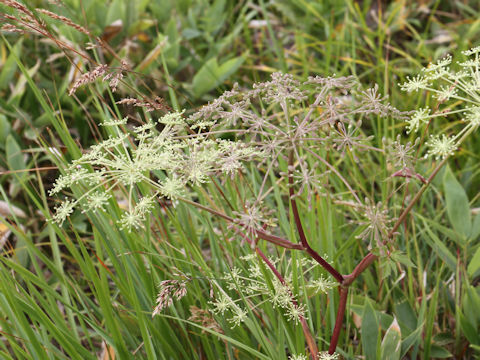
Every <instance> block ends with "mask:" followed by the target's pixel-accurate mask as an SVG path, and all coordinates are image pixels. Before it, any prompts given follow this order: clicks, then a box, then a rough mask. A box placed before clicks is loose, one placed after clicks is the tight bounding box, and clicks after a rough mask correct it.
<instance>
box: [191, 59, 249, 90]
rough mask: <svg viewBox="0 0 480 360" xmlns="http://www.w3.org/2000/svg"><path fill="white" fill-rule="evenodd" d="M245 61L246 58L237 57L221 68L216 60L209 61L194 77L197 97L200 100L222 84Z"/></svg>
mask: <svg viewBox="0 0 480 360" xmlns="http://www.w3.org/2000/svg"><path fill="white" fill-rule="evenodd" d="M244 61H245V58H244V56H237V57H236V58H233V59H230V60H228V61H226V62H224V63H223V64H222V65H220V66H219V65H218V62H217V59H216V58H211V59H210V60H208V61H207V62H206V63H205V64H204V65H203V66H202V67H201V69H200V70H199V71H198V73H197V74H196V75H195V76H194V77H193V82H192V90H193V94H194V95H195V97H197V98H198V97H200V96H202V95H203V94H205V93H207V92H208V91H210V90H212V89H214V88H215V87H217V86H219V85H220V84H222V83H223V82H224V81H225V80H226V79H227V78H228V77H229V76H230V75H232V74H233V73H234V72H235V71H237V70H238V68H239V67H240V66H241V65H242V64H243V62H244Z"/></svg>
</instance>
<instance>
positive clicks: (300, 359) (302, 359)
mask: <svg viewBox="0 0 480 360" xmlns="http://www.w3.org/2000/svg"><path fill="white" fill-rule="evenodd" d="M288 360H308V358H307V356H306V355H304V354H296V355H290V356H289V357H288Z"/></svg>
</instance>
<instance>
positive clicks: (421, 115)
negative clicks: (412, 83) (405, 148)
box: [407, 108, 430, 134]
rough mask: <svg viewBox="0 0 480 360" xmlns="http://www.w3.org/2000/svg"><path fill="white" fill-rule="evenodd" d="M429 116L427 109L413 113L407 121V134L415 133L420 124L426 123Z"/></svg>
mask: <svg viewBox="0 0 480 360" xmlns="http://www.w3.org/2000/svg"><path fill="white" fill-rule="evenodd" d="M429 114H430V109H427V108H424V109H418V110H417V111H415V113H414V114H413V115H412V117H411V118H410V119H409V120H407V134H410V133H411V132H412V131H413V132H417V131H418V129H419V127H420V124H421V123H425V122H427V121H428V117H429Z"/></svg>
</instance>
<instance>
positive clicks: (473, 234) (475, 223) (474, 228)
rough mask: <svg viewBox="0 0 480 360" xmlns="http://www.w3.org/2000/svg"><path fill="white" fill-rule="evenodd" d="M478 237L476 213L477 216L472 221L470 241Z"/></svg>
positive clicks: (478, 223)
mask: <svg viewBox="0 0 480 360" xmlns="http://www.w3.org/2000/svg"><path fill="white" fill-rule="evenodd" d="M478 235H480V213H478V214H477V216H475V219H473V224H472V232H471V233H470V240H476V239H477V237H478Z"/></svg>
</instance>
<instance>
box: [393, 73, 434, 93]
mask: <svg viewBox="0 0 480 360" xmlns="http://www.w3.org/2000/svg"><path fill="white" fill-rule="evenodd" d="M399 85H400V89H402V90H403V91H406V92H412V91H418V90H419V89H425V88H426V87H427V86H428V79H427V78H426V77H424V76H421V75H417V76H414V77H413V78H410V77H409V76H407V81H406V82H404V83H403V84H399Z"/></svg>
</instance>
